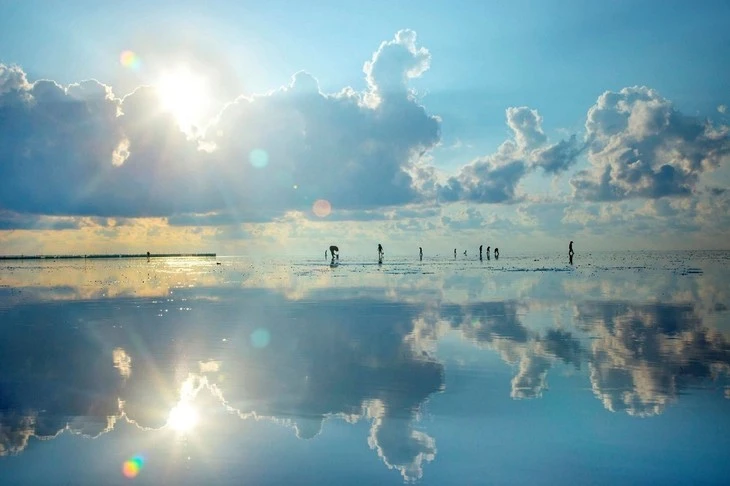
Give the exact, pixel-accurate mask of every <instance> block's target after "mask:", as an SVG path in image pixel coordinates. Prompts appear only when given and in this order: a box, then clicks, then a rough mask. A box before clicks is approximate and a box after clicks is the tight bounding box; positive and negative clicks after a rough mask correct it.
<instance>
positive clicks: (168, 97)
mask: <svg viewBox="0 0 730 486" xmlns="http://www.w3.org/2000/svg"><path fill="white" fill-rule="evenodd" d="M156 87H157V93H158V96H159V98H160V104H161V106H162V109H164V110H166V111H168V112H170V113H171V114H172V115H173V116H174V117H175V119H176V120H177V122H178V124H179V125H180V128H181V129H182V130H184V131H186V132H190V131H191V130H192V128H193V127H195V126H199V125H200V124H201V123H202V122H203V121H204V120H203V117H204V116H205V115H206V111H207V110H208V109H209V108H210V96H209V94H208V86H207V84H206V81H205V79H204V78H203V76H200V75H198V74H195V73H193V72H191V71H190V69H188V68H185V67H180V68H178V69H176V70H174V71H167V72H165V73H163V74H162V76H160V79H159V80H158V82H157V83H156Z"/></svg>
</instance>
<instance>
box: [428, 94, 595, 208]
mask: <svg viewBox="0 0 730 486" xmlns="http://www.w3.org/2000/svg"><path fill="white" fill-rule="evenodd" d="M506 117H507V126H508V127H509V128H510V130H511V131H512V138H511V139H508V140H506V141H504V142H503V143H502V144H501V145H500V146H499V148H498V149H497V151H496V152H495V153H493V154H491V155H488V156H486V157H482V158H479V159H476V160H475V161H473V162H471V163H470V164H468V165H466V166H464V167H463V168H462V169H461V170H460V171H459V173H458V174H457V175H456V176H453V177H450V178H449V179H448V181H447V182H446V183H445V184H443V185H440V184H437V186H436V190H437V193H438V197H439V199H440V200H441V201H445V202H453V201H470V202H479V203H492V204H497V203H515V202H519V201H521V200H522V199H523V198H524V196H522V195H520V194H518V193H517V185H518V184H519V183H520V181H521V180H522V178H523V177H525V176H526V175H527V174H528V173H530V172H531V171H534V170H535V169H537V168H542V169H543V171H544V172H546V173H550V174H559V173H561V172H563V171H565V170H566V169H568V168H569V167H571V166H572V165H573V164H575V162H576V161H577V158H578V156H579V155H580V154H581V152H582V151H583V148H584V147H583V146H582V145H581V144H579V143H578V142H577V138H576V137H575V136H572V137H571V138H569V139H567V140H561V141H560V142H558V143H555V144H552V145H548V144H547V136H546V135H545V132H544V131H543V129H542V117H541V116H540V114H539V113H538V112H537V110H533V109H530V108H528V107H526V106H522V107H510V108H507V110H506Z"/></svg>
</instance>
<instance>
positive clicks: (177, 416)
mask: <svg viewBox="0 0 730 486" xmlns="http://www.w3.org/2000/svg"><path fill="white" fill-rule="evenodd" d="M197 424H198V411H197V410H195V408H194V407H193V406H192V405H190V404H189V403H187V402H180V403H178V404H177V405H175V407H173V409H172V410H170V415H169V416H168V417H167V425H168V426H169V427H171V428H172V429H174V430H176V431H178V432H188V431H190V430H192V429H193V428H194V427H195V426H196V425H197Z"/></svg>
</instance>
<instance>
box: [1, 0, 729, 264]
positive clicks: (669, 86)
mask: <svg viewBox="0 0 730 486" xmlns="http://www.w3.org/2000/svg"><path fill="white" fill-rule="evenodd" d="M0 12H2V15H0V18H2V20H0V27H1V28H0V64H2V65H3V67H2V68H0V69H2V71H0V114H1V115H2V116H0V128H2V131H1V132H0V133H5V136H4V137H3V136H0V175H2V176H3V177H2V178H3V181H4V182H2V183H0V191H1V192H0V228H2V229H1V230H0V241H2V242H3V248H7V249H8V250H6V251H8V252H13V253H14V252H28V251H29V250H33V249H34V248H35V249H37V250H38V251H51V252H53V251H61V250H62V251H79V252H85V251H96V250H99V251H101V250H106V249H108V250H112V251H124V250H127V249H128V250H139V249H142V248H149V247H152V248H156V247H159V248H167V247H169V241H170V240H171V239H172V240H175V241H178V240H184V241H186V242H188V243H190V244H194V245H197V246H200V247H205V248H206V249H208V248H210V249H211V250H214V251H219V252H232V253H238V252H242V251H245V250H246V249H247V248H251V247H252V246H266V247H268V248H278V247H280V246H282V245H283V246H289V245H291V243H292V240H294V241H295V242H296V246H297V247H298V248H301V249H302V251H303V252H305V253H309V252H311V251H314V249H315V248H319V247H320V246H321V241H322V238H329V239H334V240H335V241H338V242H340V243H344V244H345V246H348V245H349V247H350V248H353V247H355V248H358V249H360V246H359V245H360V244H361V242H364V241H367V242H370V241H375V240H382V239H384V237H383V235H386V234H387V235H388V236H389V239H388V240H387V242H388V243H385V241H384V242H383V243H384V244H385V245H386V247H389V248H394V249H395V250H396V252H403V253H405V252H408V251H411V248H412V247H413V246H414V245H415V246H423V245H428V246H429V247H434V248H440V247H441V246H442V245H445V247H449V246H450V247H453V245H454V244H455V245H457V246H459V247H476V246H478V245H479V244H481V243H484V244H488V243H489V242H492V241H496V242H502V241H504V242H505V243H502V246H505V245H507V244H508V243H507V242H509V245H510V246H511V247H513V248H515V249H516V250H523V249H530V248H531V244H532V242H534V241H535V238H540V239H542V241H543V246H544V247H546V248H556V249H557V248H562V247H563V246H564V244H565V240H566V239H574V240H577V241H579V242H581V247H582V248H592V249H601V248H603V247H606V246H608V247H616V246H618V247H623V248H647V247H648V248H686V247H693V248H716V247H722V246H723V245H724V244H725V243H723V242H724V241H725V239H726V238H725V237H726V236H727V233H728V231H727V230H728V225H730V221H728V217H727V213H728V209H730V193H728V191H726V188H727V186H728V182H730V169H728V151H729V150H730V138H729V137H728V133H727V130H728V129H727V124H728V114H727V108H726V107H727V105H730V95H728V91H727V88H726V84H727V80H728V79H730V67H728V66H730V63H728V62H727V49H726V46H727V45H729V44H730V34H728V32H727V29H726V28H725V26H726V24H727V20H728V19H729V18H730V5H728V4H727V2H719V1H718V2H713V1H707V2H701V3H700V4H698V5H691V4H689V3H687V2H674V1H671V2H628V1H627V2H610V3H606V4H599V3H597V2H581V1H568V0H565V1H545V2H526V1H523V2H491V1H490V2H487V1H485V2H479V1H473V2H465V1H462V2H431V3H429V4H428V5H425V4H423V3H419V2H410V1H402V2H379V1H378V2H369V3H367V4H362V3H357V2H329V1H317V2H309V3H307V4H306V5H305V4H302V5H297V4H293V3H292V2H279V1H274V2H207V3H205V4H203V3H200V2H192V1H176V2H155V3H154V5H150V4H149V2H138V1H130V2H125V3H124V4H106V3H102V4H99V3H98V2H85V1H74V2H66V3H65V4H64V5H63V6H61V5H54V4H49V3H48V2H41V1H27V2H20V1H2V2H0ZM399 32H400V34H399ZM383 43H386V44H383ZM124 51H132V52H133V53H134V54H135V55H136V56H137V59H139V61H140V64H139V66H138V68H137V69H130V68H129V67H125V66H124V65H122V64H121V63H120V55H121V54H122V53H123V52H124ZM379 54H380V56H379ZM378 56H379V58H378ZM368 61H371V69H370V74H368V73H367V71H368V68H367V67H364V64H365V63H366V62H368ZM300 71H306V73H308V75H304V74H302V75H299V76H298V77H297V78H296V81H293V78H292V76H293V75H295V73H297V72H300ZM364 71H365V72H364ZM19 79H22V82H21V81H19ZM43 79H46V80H52V81H54V83H56V84H51V83H46V84H45V85H44V84H43V83H42V82H41V83H38V82H37V81H38V80H43ZM90 79H93V80H96V82H94V83H87V84H85V85H83V86H82V87H81V88H79V89H76V90H74V88H69V85H71V84H72V83H78V82H81V81H84V80H90ZM315 80H316V81H315ZM140 86H147V88H140ZM200 86H202V88H200ZM348 87H349V88H351V90H350V91H343V90H345V89H346V88H348ZM634 87H636V88H634ZM625 89H626V90H625ZM107 90H108V91H107ZM622 90H624V91H622ZM606 92H611V93H613V94H609V95H608V96H605V97H603V98H602V95H603V94H604V93H606ZM255 95H256V96H257V97H255V98H253V97H254V96H255ZM125 96H127V97H126V98H125ZM240 96H244V97H245V98H238V99H239V102H238V103H235V104H232V105H227V104H228V103H231V102H232V101H233V100H236V99H237V97H240ZM307 96H309V98H308V99H309V101H307V100H305V98H307ZM160 99H162V102H161V103H160ZM191 100H194V101H195V103H194V106H189V105H190V104H191ZM79 103H81V104H82V105H84V106H85V109H81V110H80V111H79V112H74V111H73V108H69V107H70V106H71V105H74V106H77V107H78V104H79ZM102 105H103V106H102ZM52 106H55V107H56V108H50V107H52ZM64 107H65V108H64ZM521 107H525V108H524V109H521V110H516V111H512V112H511V113H512V114H513V116H514V119H511V120H510V119H508V117H509V116H510V115H509V112H508V111H507V110H508V109H509V108H521ZM55 110H60V112H59V111H55ZM191 110H192V111H191ZM591 110H592V111H591ZM51 111H52V112H53V115H52V116H51V115H50V113H51ZM589 112H591V113H593V115H594V116H593V118H591V115H590V113H589ZM83 114H86V115H83ZM167 115H172V116H167ZM83 116H88V117H89V118H88V119H82V118H83ZM614 116H617V117H618V118H616V119H614V118H613V117H614ZM79 117H82V118H79ZM253 117H256V122H254V118H253ZM192 118H194V120H193V119H192ZM50 119H52V120H53V122H52V123H51V122H49V120H50ZM617 120H622V121H621V123H622V124H623V125H622V126H621V128H620V129H618V130H616V129H615V128H616V126H615V125H613V124H615V123H616V122H617ZM193 125H194V126H195V127H197V128H196V129H195V130H194V131H192V132H191V130H192V128H191V127H192V126H193ZM589 125H590V126H589ZM90 127H95V129H94V130H91V128H90ZM176 131H178V133H174V132H176ZM530 133H531V134H532V138H530V137H529V135H530ZM70 134H73V136H70ZM526 134H527V135H528V136H526ZM573 136H574V138H572V137H573ZM40 140H45V141H46V142H45V144H43V143H39V141H40ZM520 140H522V142H523V143H522V144H521V143H520ZM256 149H259V150H264V151H265V152H266V153H267V155H268V160H267V161H266V163H267V165H266V166H265V167H263V170H258V171H256V170H255V169H262V168H260V167H259V168H253V169H252V168H251V166H250V165H249V166H245V165H246V164H245V163H243V162H241V160H244V161H245V159H247V158H250V157H249V156H250V154H251V153H252V151H253V150H256ZM115 154H116V157H117V158H116V159H115V158H114V157H115ZM307 154H308V155H307ZM632 154H633V155H632ZM115 160H116V162H114V161H115ZM269 162H270V164H269ZM239 164H240V165H239ZM241 165H244V166H245V167H242V166H241ZM125 166H126V167H125ZM52 167H55V169H51V168H52ZM100 167H102V168H103V170H102V169H99V168H100ZM608 168H610V171H608V173H607V169H608ZM95 171H96V172H95ZM99 171H101V172H99ZM39 173H41V174H43V176H41V177H39V176H38V174H39ZM140 181H142V182H140ZM602 181H603V182H602ZM294 186H297V188H296V189H294V190H295V191H298V192H297V195H296V196H294V195H292V194H290V193H289V192H287V193H285V192H286V191H285V190H284V188H285V187H286V188H287V190H288V189H289V188H294ZM320 199H322V200H327V201H328V202H330V203H331V211H330V212H329V213H328V214H327V215H326V216H321V215H317V214H316V212H314V211H313V210H312V208H313V207H314V206H313V204H314V202H315V201H317V200H320ZM320 214H321V213H320ZM174 221H177V223H174V224H173V222H174ZM181 221H183V222H186V224H181V223H180V222H181ZM363 221H368V222H369V223H368V224H367V225H364V223H363ZM192 222H194V223H196V224H194V225H192V224H191V223H192ZM203 223H205V224H203ZM365 226H367V227H365ZM61 233H63V235H62V236H61ZM607 233H610V234H611V235H612V239H611V242H610V243H607V241H606V240H607V239H606V237H605V235H606V234H607ZM419 242H420V244H419ZM362 244H364V243H362ZM492 246H495V245H492ZM29 247H30V248H29ZM368 247H369V246H368ZM363 248H364V247H363Z"/></svg>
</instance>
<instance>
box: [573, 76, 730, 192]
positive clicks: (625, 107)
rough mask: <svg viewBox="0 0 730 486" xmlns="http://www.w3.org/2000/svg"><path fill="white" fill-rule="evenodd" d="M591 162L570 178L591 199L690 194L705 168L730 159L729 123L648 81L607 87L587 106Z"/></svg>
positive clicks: (587, 137)
mask: <svg viewBox="0 0 730 486" xmlns="http://www.w3.org/2000/svg"><path fill="white" fill-rule="evenodd" d="M586 143H587V144H588V160H589V161H590V163H591V166H592V168H591V169H589V170H585V171H581V172H580V173H578V174H577V175H576V176H575V177H574V178H573V180H572V181H571V183H572V184H573V186H574V188H575V192H576V197H577V198H580V199H587V200H591V201H616V200H621V199H629V198H650V199H655V198H660V197H665V196H689V195H691V194H692V193H693V192H694V191H695V187H696V185H697V182H698V178H699V176H700V174H702V173H704V172H707V171H709V170H712V169H715V168H717V167H719V166H720V165H721V164H725V163H727V161H728V160H730V129H729V128H728V127H727V126H720V127H715V126H713V125H712V124H711V123H710V122H709V121H703V120H700V119H698V118H695V117H691V116H686V115H683V114H682V113H680V112H679V111H677V110H676V109H675V108H674V105H673V104H672V103H671V102H670V101H669V100H667V99H665V98H663V97H662V96H661V95H659V93H657V92H656V91H654V90H653V89H649V88H647V87H643V86H642V87H638V86H635V87H632V88H624V89H622V90H621V91H619V92H612V91H606V92H605V93H603V94H602V95H601V96H600V97H599V98H598V100H597V102H596V104H595V105H593V106H592V107H591V108H590V109H589V110H588V117H587V120H586Z"/></svg>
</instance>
